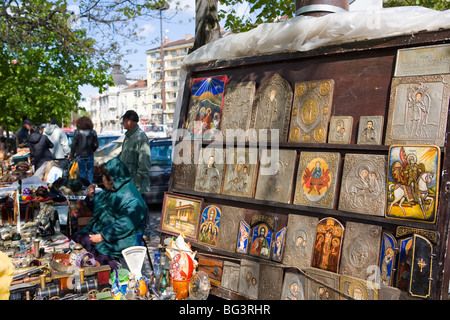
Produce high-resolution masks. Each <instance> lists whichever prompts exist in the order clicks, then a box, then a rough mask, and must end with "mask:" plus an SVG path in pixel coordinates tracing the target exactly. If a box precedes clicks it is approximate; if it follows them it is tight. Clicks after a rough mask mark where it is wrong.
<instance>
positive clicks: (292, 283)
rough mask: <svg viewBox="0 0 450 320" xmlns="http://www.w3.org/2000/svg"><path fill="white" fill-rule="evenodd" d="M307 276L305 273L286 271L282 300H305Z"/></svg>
mask: <svg viewBox="0 0 450 320" xmlns="http://www.w3.org/2000/svg"><path fill="white" fill-rule="evenodd" d="M305 293H306V278H305V276H304V275H303V274H300V273H294V272H286V273H285V274H284V281H283V289H282V291H281V300H305Z"/></svg>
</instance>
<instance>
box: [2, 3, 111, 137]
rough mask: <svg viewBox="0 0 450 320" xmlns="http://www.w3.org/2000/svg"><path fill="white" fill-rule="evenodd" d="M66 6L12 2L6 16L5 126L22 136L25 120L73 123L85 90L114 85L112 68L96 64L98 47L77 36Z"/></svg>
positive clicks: (79, 33) (81, 34)
mask: <svg viewBox="0 0 450 320" xmlns="http://www.w3.org/2000/svg"><path fill="white" fill-rule="evenodd" d="M66 8H67V4H66V2H65V1H54V2H53V3H52V2H50V1H46V0H33V1H21V4H20V6H17V5H13V3H12V2H11V1H6V2H4V3H3V9H7V10H8V12H9V14H8V13H5V12H6V11H5V10H4V11H3V13H2V14H0V40H1V44H0V88H1V89H0V108H1V110H2V112H1V113H0V124H1V125H9V126H10V128H11V129H12V130H17V129H18V128H19V127H20V125H21V119H22V117H23V116H27V117H28V118H29V119H30V120H32V121H33V123H35V124H40V123H43V122H46V121H48V119H50V118H54V117H56V118H63V117H68V116H69V115H70V112H71V111H76V109H77V102H78V100H79V99H80V98H81V93H80V92H79V87H80V86H81V85H86V84H90V85H93V86H95V87H99V88H102V87H104V86H105V85H106V84H110V83H112V82H111V79H110V76H109V75H108V74H107V72H106V71H107V67H108V66H107V65H106V64H105V63H104V62H102V61H95V60H94V58H93V55H94V50H93V45H94V41H93V40H92V39H89V38H88V37H86V32H85V31H84V30H71V29H70V27H69V24H68V20H69V18H70V15H69V14H68V13H67V12H66Z"/></svg>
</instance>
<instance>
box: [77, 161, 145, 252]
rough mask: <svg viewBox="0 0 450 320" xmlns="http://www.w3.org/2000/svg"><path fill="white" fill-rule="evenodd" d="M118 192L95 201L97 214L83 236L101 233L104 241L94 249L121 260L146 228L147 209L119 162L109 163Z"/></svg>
mask: <svg viewBox="0 0 450 320" xmlns="http://www.w3.org/2000/svg"><path fill="white" fill-rule="evenodd" d="M106 168H107V169H108V171H109V172H110V173H111V175H112V177H113V181H114V189H115V190H106V189H105V190H103V191H102V192H100V193H99V194H97V195H95V197H94V200H93V201H94V213H93V217H92V219H91V221H90V222H89V224H88V225H87V226H86V227H84V228H83V229H82V230H80V231H79V232H80V233H94V234H96V233H100V234H101V235H102V237H103V241H102V242H99V243H97V244H96V245H95V249H96V250H97V251H98V252H99V253H100V254H103V255H107V256H113V257H117V258H119V257H121V256H122V250H123V249H126V248H128V247H131V246H134V245H136V234H137V233H142V232H143V231H144V228H145V220H146V216H147V205H146V204H145V201H144V199H143V198H142V196H141V194H140V193H139V191H138V190H137V188H136V187H135V185H134V184H133V183H132V182H131V178H130V173H129V171H128V169H127V167H126V166H125V164H124V163H123V162H122V161H120V160H119V159H118V158H113V159H111V160H109V161H108V162H107V163H106Z"/></svg>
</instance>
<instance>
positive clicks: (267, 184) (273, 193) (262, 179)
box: [255, 150, 297, 203]
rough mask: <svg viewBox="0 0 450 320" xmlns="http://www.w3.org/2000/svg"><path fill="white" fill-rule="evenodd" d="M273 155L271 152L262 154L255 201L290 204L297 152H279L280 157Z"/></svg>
mask: <svg viewBox="0 0 450 320" xmlns="http://www.w3.org/2000/svg"><path fill="white" fill-rule="evenodd" d="M265 151H267V152H265ZM272 155H273V153H271V150H263V151H262V152H261V159H260V165H259V174H258V179H257V185H256V191H255V199H259V200H269V201H276V202H283V203H290V202H291V196H292V192H293V191H292V190H293V189H294V181H293V179H294V170H295V167H296V161H297V151H295V150H278V157H273V158H272Z"/></svg>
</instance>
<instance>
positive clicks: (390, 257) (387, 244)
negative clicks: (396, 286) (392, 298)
mask: <svg viewBox="0 0 450 320" xmlns="http://www.w3.org/2000/svg"><path fill="white" fill-rule="evenodd" d="M396 250H397V240H396V239H395V238H394V236H393V235H392V234H390V233H387V232H383V240H382V244H381V252H380V257H381V258H380V282H381V284H382V285H385V286H392V284H393V281H392V280H393V274H394V267H395V257H396V254H395V252H396Z"/></svg>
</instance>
